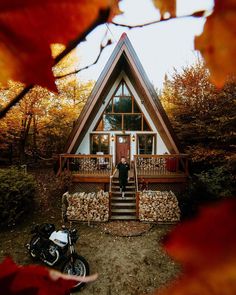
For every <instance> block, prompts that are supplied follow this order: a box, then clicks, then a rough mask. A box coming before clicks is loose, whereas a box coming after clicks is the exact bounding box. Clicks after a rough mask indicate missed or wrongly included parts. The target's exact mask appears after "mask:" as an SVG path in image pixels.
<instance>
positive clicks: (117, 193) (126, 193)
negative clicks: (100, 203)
mask: <svg viewBox="0 0 236 295" xmlns="http://www.w3.org/2000/svg"><path fill="white" fill-rule="evenodd" d="M111 193H112V194H114V195H121V194H122V193H121V192H116V191H111ZM125 195H135V192H125Z"/></svg>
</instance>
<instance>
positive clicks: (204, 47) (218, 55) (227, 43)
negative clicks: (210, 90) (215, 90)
mask: <svg viewBox="0 0 236 295" xmlns="http://www.w3.org/2000/svg"><path fill="white" fill-rule="evenodd" d="M195 48H196V49H198V50H200V51H201V53H202V55H203V57H204V59H205V61H206V64H207V66H208V68H209V70H210V73H211V79H212V82H213V83H214V84H215V85H216V86H218V87H221V86H223V85H224V83H225V81H226V79H227V76H228V75H233V74H234V75H235V74H236V59H235V53H236V2H235V1H234V0H224V1H222V0H215V7H214V11H213V13H212V15H210V16H209V17H207V21H206V24H205V27H204V31H203V34H202V35H201V36H199V37H196V38H195Z"/></svg>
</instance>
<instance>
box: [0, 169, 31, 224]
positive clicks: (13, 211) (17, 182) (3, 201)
mask: <svg viewBox="0 0 236 295" xmlns="http://www.w3.org/2000/svg"><path fill="white" fill-rule="evenodd" d="M35 189H36V183H35V181H34V179H33V177H32V176H31V175H29V174H27V173H25V172H24V171H21V170H18V169H17V168H10V169H0V226H12V225H14V224H15V223H16V221H18V220H19V219H20V218H21V217H22V216H23V215H24V214H25V213H26V212H28V211H29V209H30V208H31V205H32V203H33V199H34V194H35Z"/></svg>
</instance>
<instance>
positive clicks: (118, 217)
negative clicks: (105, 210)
mask: <svg viewBox="0 0 236 295" xmlns="http://www.w3.org/2000/svg"><path fill="white" fill-rule="evenodd" d="M136 219H137V218H136V216H131V215H116V216H111V218H110V220H136Z"/></svg>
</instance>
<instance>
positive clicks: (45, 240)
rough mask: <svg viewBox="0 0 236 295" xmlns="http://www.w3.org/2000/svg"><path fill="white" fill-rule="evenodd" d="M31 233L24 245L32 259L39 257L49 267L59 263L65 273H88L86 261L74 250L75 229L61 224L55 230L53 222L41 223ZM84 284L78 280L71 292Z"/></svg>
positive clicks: (76, 235) (85, 274)
mask: <svg viewBox="0 0 236 295" xmlns="http://www.w3.org/2000/svg"><path fill="white" fill-rule="evenodd" d="M31 234H32V235H33V236H32V238H31V240H30V242H29V243H28V244H27V245H26V247H27V249H28V251H29V254H30V256H31V257H32V258H33V259H39V260H41V261H42V262H44V263H45V264H46V265H48V266H50V267H52V266H55V265H57V264H61V265H62V267H61V272H62V273H65V274H69V275H77V276H88V275H89V264H88V262H87V261H86V259H85V258H84V257H82V256H80V255H79V254H78V253H76V250H75V244H76V241H77V240H78V234H77V230H76V229H70V228H66V227H65V226H63V227H62V229H61V230H56V229H55V225H54V224H51V223H43V224H41V225H38V226H36V227H35V228H34V229H33V230H32V231H31ZM84 284H85V283H83V282H78V283H77V284H76V285H75V286H74V288H73V290H72V292H73V291H78V290H79V289H81V288H82V287H83V286H84Z"/></svg>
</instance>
